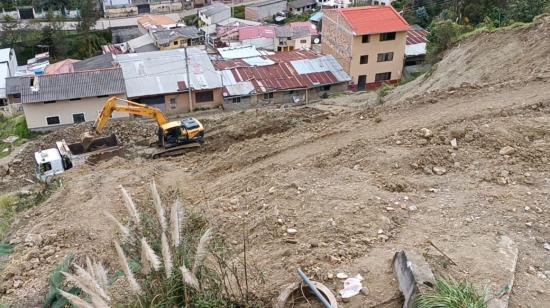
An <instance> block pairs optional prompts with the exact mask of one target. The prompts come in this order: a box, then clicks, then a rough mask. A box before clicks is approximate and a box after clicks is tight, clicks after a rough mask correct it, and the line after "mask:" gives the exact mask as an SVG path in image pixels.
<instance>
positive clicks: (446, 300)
mask: <svg viewBox="0 0 550 308" xmlns="http://www.w3.org/2000/svg"><path fill="white" fill-rule="evenodd" d="M416 305H417V307H418V308H486V307H487V295H486V294H479V293H478V291H477V290H476V289H475V287H474V286H473V285H472V284H470V283H467V282H456V281H454V280H448V281H446V280H438V281H437V283H436V290H435V292H433V293H430V294H424V295H421V296H419V297H418V298H417V300H416Z"/></svg>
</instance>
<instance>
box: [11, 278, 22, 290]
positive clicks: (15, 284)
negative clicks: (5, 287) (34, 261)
mask: <svg viewBox="0 0 550 308" xmlns="http://www.w3.org/2000/svg"><path fill="white" fill-rule="evenodd" d="M22 285H23V281H21V280H14V281H13V287H14V288H16V289H17V288H19V287H21V286H22Z"/></svg>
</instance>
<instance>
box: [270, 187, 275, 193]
mask: <svg viewBox="0 0 550 308" xmlns="http://www.w3.org/2000/svg"><path fill="white" fill-rule="evenodd" d="M269 193H270V194H273V193H275V187H274V186H273V187H271V188H269Z"/></svg>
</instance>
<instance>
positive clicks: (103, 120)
mask: <svg viewBox="0 0 550 308" xmlns="http://www.w3.org/2000/svg"><path fill="white" fill-rule="evenodd" d="M118 102H123V103H126V104H125V105H119V104H118ZM113 112H122V113H128V114H133V115H139V116H142V117H147V118H154V119H155V120H156V121H157V123H158V125H159V126H161V125H164V124H166V123H168V119H167V118H166V116H165V115H164V114H163V113H162V111H160V110H159V109H157V108H155V107H151V106H147V105H143V104H139V103H136V102H132V101H129V100H126V99H122V98H118V97H111V98H109V99H108V100H107V101H106V102H105V105H104V106H103V109H102V110H101V113H100V114H99V115H98V116H97V119H96V120H95V123H94V130H95V133H97V134H100V133H101V132H102V131H103V129H104V128H105V126H106V125H107V123H108V122H109V120H110V119H111V117H112V115H113Z"/></svg>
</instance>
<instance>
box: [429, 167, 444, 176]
mask: <svg viewBox="0 0 550 308" xmlns="http://www.w3.org/2000/svg"><path fill="white" fill-rule="evenodd" d="M432 171H433V172H434V173H435V174H437V175H444V174H445V173H447V169H445V168H443V167H437V166H436V167H433V168H432Z"/></svg>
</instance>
